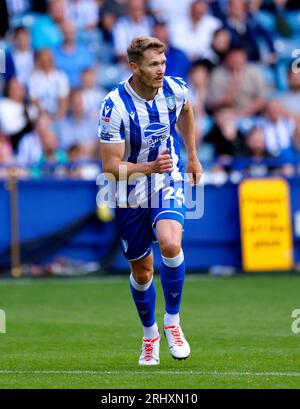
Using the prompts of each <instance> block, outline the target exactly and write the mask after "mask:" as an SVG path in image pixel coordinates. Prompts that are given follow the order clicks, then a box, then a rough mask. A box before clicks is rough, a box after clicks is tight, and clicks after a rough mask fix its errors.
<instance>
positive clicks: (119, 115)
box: [99, 77, 188, 195]
mask: <svg viewBox="0 0 300 409" xmlns="http://www.w3.org/2000/svg"><path fill="white" fill-rule="evenodd" d="M129 81H130V79H128V80H127V81H125V82H122V83H120V84H119V85H118V86H117V87H116V88H115V89H113V90H112V91H111V92H110V93H109V94H108V95H107V96H106V98H105V99H104V101H103V104H102V107H101V112H100V121H99V137H100V140H101V142H102V143H120V142H124V143H125V155H124V158H123V160H124V161H128V162H132V163H139V162H151V161H154V160H155V159H156V158H157V156H158V154H159V153H162V152H163V151H164V150H165V149H166V148H169V149H170V152H169V153H170V155H171V157H172V159H173V171H172V172H171V173H170V174H169V175H167V177H166V174H155V176H154V177H153V175H152V179H151V180H152V182H151V187H150V191H149V179H150V178H149V177H148V195H149V194H150V195H151V194H152V193H154V192H156V191H158V190H159V189H161V188H162V187H164V186H165V183H164V182H166V181H167V180H168V183H169V180H170V179H171V180H174V181H179V180H182V179H183V164H182V162H181V159H180V140H179V136H178V134H177V132H176V129H175V126H176V122H177V119H178V116H179V114H180V112H181V109H182V107H183V106H184V105H185V103H186V101H187V99H188V89H187V86H186V84H185V82H184V81H183V80H182V79H181V78H178V77H165V78H164V83H163V87H162V88H160V89H159V90H158V93H157V94H156V96H155V98H154V99H153V100H152V101H146V100H145V99H143V98H142V97H140V96H139V95H138V94H137V93H136V92H135V91H134V90H133V89H132V87H131V86H130V83H129ZM145 183H146V182H145ZM145 183H144V186H143V183H139V185H138V184H137V186H136V188H135V189H136V194H138V193H139V192H140V191H141V190H142V189H143V188H145Z"/></svg>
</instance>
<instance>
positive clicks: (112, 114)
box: [99, 99, 173, 180]
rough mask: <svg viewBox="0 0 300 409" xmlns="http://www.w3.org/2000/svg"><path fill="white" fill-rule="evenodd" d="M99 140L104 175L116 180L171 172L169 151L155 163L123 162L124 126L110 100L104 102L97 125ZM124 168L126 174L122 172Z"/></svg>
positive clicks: (158, 157)
mask: <svg viewBox="0 0 300 409" xmlns="http://www.w3.org/2000/svg"><path fill="white" fill-rule="evenodd" d="M99 137H100V140H101V160H102V170H103V172H104V173H107V174H112V175H113V176H114V177H115V179H116V180H119V179H120V178H121V179H123V177H124V176H123V175H124V174H125V175H126V177H127V178H128V177H130V176H131V175H133V174H135V173H139V174H143V175H145V176H149V175H151V174H152V173H167V172H171V171H172V170H173V161H172V159H171V156H170V155H169V149H166V150H165V151H164V152H162V153H161V154H159V155H158V156H157V158H156V160H155V161H151V162H139V163H131V162H128V161H124V154H125V125H124V121H123V119H122V117H121V115H120V113H119V112H118V110H117V109H116V107H115V106H114V104H113V103H112V101H111V100H109V99H106V100H104V102H103V104H102V108H101V118H100V124H99ZM124 167H126V172H124Z"/></svg>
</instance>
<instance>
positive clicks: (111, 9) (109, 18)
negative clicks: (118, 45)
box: [99, 0, 127, 44]
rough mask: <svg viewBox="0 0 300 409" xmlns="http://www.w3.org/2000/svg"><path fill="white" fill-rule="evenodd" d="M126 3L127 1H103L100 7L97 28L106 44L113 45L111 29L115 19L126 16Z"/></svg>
mask: <svg viewBox="0 0 300 409" xmlns="http://www.w3.org/2000/svg"><path fill="white" fill-rule="evenodd" d="M126 2H127V0H104V2H103V5H102V6H101V13H100V17H101V18H100V21H99V28H100V29H101V31H102V34H103V39H104V41H105V42H107V43H111V44H112V43H113V34H112V32H113V28H114V25H115V24H116V21H117V19H118V18H120V17H122V16H124V15H125V14H126V4H125V3H126Z"/></svg>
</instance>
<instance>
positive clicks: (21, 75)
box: [12, 27, 34, 87]
mask: <svg viewBox="0 0 300 409" xmlns="http://www.w3.org/2000/svg"><path fill="white" fill-rule="evenodd" d="M13 44H14V48H13V50H12V57H13V60H14V63H15V67H16V75H17V78H18V80H19V81H20V82H21V83H22V84H23V85H25V86H26V87H27V86H28V83H29V79H30V75H31V73H32V71H33V69H34V53H33V50H32V48H31V38H30V33H29V31H28V29H27V28H26V27H18V28H16V30H15V33H14V42H13Z"/></svg>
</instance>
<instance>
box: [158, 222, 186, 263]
mask: <svg viewBox="0 0 300 409" xmlns="http://www.w3.org/2000/svg"><path fill="white" fill-rule="evenodd" d="M156 236H157V240H158V243H159V247H160V250H161V253H162V255H163V256H165V257H176V256H178V254H179V253H180V250H181V241H182V224H181V223H179V222H178V221H177V220H172V219H161V220H158V221H157V223H156Z"/></svg>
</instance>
